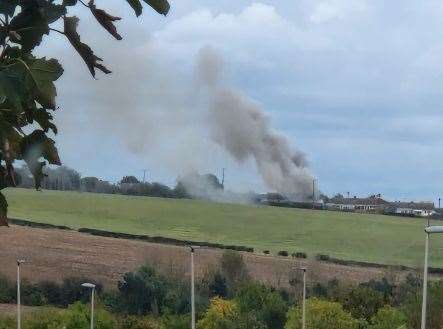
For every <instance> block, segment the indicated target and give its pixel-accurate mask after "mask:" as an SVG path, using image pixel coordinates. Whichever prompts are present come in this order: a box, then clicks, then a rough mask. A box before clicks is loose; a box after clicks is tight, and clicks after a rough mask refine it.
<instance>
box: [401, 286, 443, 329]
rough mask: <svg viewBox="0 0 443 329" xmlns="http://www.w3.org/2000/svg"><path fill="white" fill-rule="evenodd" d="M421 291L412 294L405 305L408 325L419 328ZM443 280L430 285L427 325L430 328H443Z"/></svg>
mask: <svg viewBox="0 0 443 329" xmlns="http://www.w3.org/2000/svg"><path fill="white" fill-rule="evenodd" d="M421 303H422V295H421V293H419V294H415V295H410V296H409V300H408V301H407V302H406V303H405V305H404V313H405V314H406V316H407V321H408V326H409V327H411V328H419V327H420V320H421ZM442 310H443V281H438V282H430V283H429V287H428V311H427V326H426V328H429V329H441V328H442V327H443V312H442Z"/></svg>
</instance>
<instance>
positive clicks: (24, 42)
mask: <svg viewBox="0 0 443 329" xmlns="http://www.w3.org/2000/svg"><path fill="white" fill-rule="evenodd" d="M143 1H144V2H145V3H147V4H148V5H150V6H151V7H153V8H154V9H155V10H156V11H157V12H159V13H160V14H164V15H166V14H167V13H168V11H169V3H168V1H167V0H143ZM126 2H127V3H128V4H129V5H130V6H131V7H132V9H133V10H134V12H135V14H136V15H137V16H139V15H140V14H141V13H142V9H143V7H142V3H141V2H140V0H126ZM76 6H84V7H85V8H87V9H88V10H89V11H90V12H91V14H92V15H93V16H94V17H95V18H96V20H97V22H98V23H99V24H100V25H101V26H102V27H103V28H104V29H105V30H106V31H108V32H109V33H110V34H111V35H112V36H113V37H114V38H115V39H117V40H121V39H122V37H121V36H120V34H119V33H118V32H117V28H116V26H115V25H114V23H115V22H116V21H118V20H120V18H119V17H115V16H112V15H110V14H108V13H107V12H106V11H104V10H103V9H99V8H97V7H96V5H95V2H94V0H90V1H89V3H85V2H84V1H83V0H8V1H1V2H0V49H1V50H0V191H1V190H3V189H5V188H6V187H8V186H15V185H16V184H17V182H16V181H15V179H14V177H15V175H14V166H13V165H14V161H15V160H23V161H25V162H26V164H27V165H28V167H29V170H30V171H31V173H32V175H33V177H34V182H35V187H36V188H37V189H39V188H40V187H41V184H42V180H43V178H44V173H43V170H42V168H43V167H44V166H45V165H46V164H47V163H46V162H48V163H49V164H53V165H60V164H61V161H60V158H59V156H58V151H57V148H56V146H55V141H54V140H53V139H52V138H50V137H49V136H50V134H51V133H53V134H54V135H55V134H57V127H56V125H55V124H54V122H53V118H54V117H53V112H54V111H55V110H56V109H57V105H56V96H57V90H56V87H55V84H54V83H55V81H57V80H58V79H59V78H60V77H61V76H62V74H63V68H62V66H61V65H60V64H59V62H58V61H57V60H56V59H47V58H46V57H37V56H35V55H34V50H35V48H36V47H37V46H39V45H40V43H41V42H42V40H43V38H44V37H45V36H49V35H51V34H52V33H59V34H61V35H63V36H65V37H66V39H67V41H68V42H69V43H70V44H71V45H72V47H73V48H74V49H75V51H76V52H77V53H78V54H79V55H80V56H81V58H82V59H83V61H84V62H85V64H86V66H87V67H88V69H89V71H90V73H91V75H92V76H93V77H95V76H96V71H97V70H99V71H101V72H103V73H105V74H109V73H111V71H110V70H108V68H106V67H105V66H104V65H103V64H102V59H101V58H100V57H98V56H97V55H96V54H95V53H94V51H93V50H92V49H91V47H89V46H88V45H87V44H86V43H84V42H83V41H82V40H81V38H80V35H79V34H78V32H77V26H78V24H79V19H78V18H77V17H75V16H70V15H69V11H70V9H71V7H76ZM58 26H63V27H62V29H63V31H62V30H60V29H56V28H55V27H58ZM7 207H8V204H7V201H6V199H5V197H4V195H3V194H1V192H0V225H7Z"/></svg>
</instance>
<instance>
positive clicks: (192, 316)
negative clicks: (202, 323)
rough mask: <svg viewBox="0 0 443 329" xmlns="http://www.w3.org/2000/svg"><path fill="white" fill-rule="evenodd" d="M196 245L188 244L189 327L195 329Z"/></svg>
mask: <svg viewBox="0 0 443 329" xmlns="http://www.w3.org/2000/svg"><path fill="white" fill-rule="evenodd" d="M197 248H198V247H196V246H189V249H190V251H191V329H195V269H194V253H195V250H196V249H197Z"/></svg>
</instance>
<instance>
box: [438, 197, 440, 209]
mask: <svg viewBox="0 0 443 329" xmlns="http://www.w3.org/2000/svg"><path fill="white" fill-rule="evenodd" d="M440 202H441V198H438V209H440Z"/></svg>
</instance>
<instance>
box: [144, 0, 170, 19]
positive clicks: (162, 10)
mask: <svg viewBox="0 0 443 329" xmlns="http://www.w3.org/2000/svg"><path fill="white" fill-rule="evenodd" d="M143 1H144V2H146V3H147V4H148V5H150V6H151V7H152V8H154V9H155V11H157V12H158V13H159V14H162V15H165V16H166V15H167V14H168V13H169V9H170V5H169V2H168V1H167V0H143Z"/></svg>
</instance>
